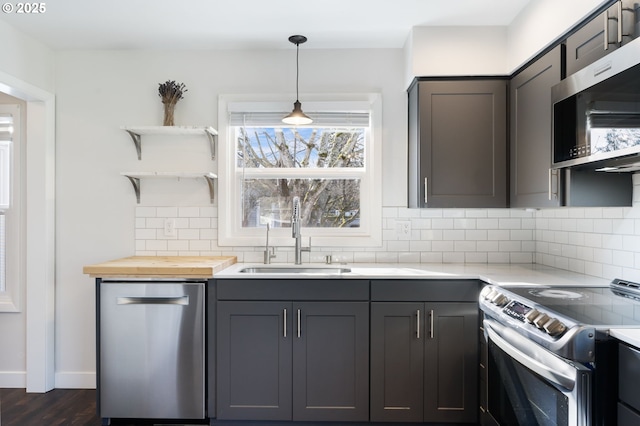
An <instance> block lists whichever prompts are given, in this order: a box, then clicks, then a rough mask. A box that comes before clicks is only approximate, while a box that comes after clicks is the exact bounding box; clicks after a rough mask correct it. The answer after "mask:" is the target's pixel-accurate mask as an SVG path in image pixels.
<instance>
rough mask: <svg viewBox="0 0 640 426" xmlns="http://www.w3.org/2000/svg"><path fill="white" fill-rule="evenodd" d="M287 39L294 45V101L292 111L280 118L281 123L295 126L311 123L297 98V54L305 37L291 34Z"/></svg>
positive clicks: (298, 71)
mask: <svg viewBox="0 0 640 426" xmlns="http://www.w3.org/2000/svg"><path fill="white" fill-rule="evenodd" d="M289 41H290V42H291V43H293V44H295V45H296V101H295V102H294V103H293V111H291V113H290V114H289V115H287V116H286V117H284V118H283V119H282V122H283V123H286V124H293V125H295V126H298V125H301V124H311V123H313V120H312V119H311V118H309V117H308V116H307V115H306V114H305V113H304V112H302V104H300V101H299V100H298V75H299V73H300V70H299V65H298V56H299V53H300V45H301V44H302V43H304V42H306V41H307V38H306V37H305V36H303V35H292V36H291V37H289Z"/></svg>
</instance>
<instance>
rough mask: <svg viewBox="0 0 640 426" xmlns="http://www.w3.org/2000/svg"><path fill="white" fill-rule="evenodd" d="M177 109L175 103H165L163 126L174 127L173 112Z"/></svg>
mask: <svg viewBox="0 0 640 426" xmlns="http://www.w3.org/2000/svg"><path fill="white" fill-rule="evenodd" d="M175 109H176V104H175V103H168V102H167V103H165V104H164V121H163V122H162V125H163V126H173V124H174V123H173V112H174V111H175Z"/></svg>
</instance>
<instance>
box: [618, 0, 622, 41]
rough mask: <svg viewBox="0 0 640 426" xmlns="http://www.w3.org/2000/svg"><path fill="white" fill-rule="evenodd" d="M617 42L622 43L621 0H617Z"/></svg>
mask: <svg viewBox="0 0 640 426" xmlns="http://www.w3.org/2000/svg"><path fill="white" fill-rule="evenodd" d="M618 44H622V0H618Z"/></svg>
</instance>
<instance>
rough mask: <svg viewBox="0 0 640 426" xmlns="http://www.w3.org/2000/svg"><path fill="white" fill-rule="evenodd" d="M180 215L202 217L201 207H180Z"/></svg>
mask: <svg viewBox="0 0 640 426" xmlns="http://www.w3.org/2000/svg"><path fill="white" fill-rule="evenodd" d="M177 216H178V217H200V207H180V208H178V214H177Z"/></svg>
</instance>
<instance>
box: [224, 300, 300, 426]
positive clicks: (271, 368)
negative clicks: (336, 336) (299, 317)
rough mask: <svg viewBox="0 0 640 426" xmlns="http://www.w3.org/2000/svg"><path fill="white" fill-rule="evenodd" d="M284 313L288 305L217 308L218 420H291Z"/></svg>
mask: <svg viewBox="0 0 640 426" xmlns="http://www.w3.org/2000/svg"><path fill="white" fill-rule="evenodd" d="M287 309H288V310H289V312H291V303H290V302H236V301H233V302H219V303H218V324H217V329H218V336H217V337H218V360H217V362H218V368H217V381H218V382H217V388H218V390H217V392H216V393H217V397H218V404H217V410H218V413H217V417H218V418H220V419H246V420H286V419H291V403H292V401H291V375H292V370H291V357H292V353H291V345H292V339H291V316H290V315H291V314H289V318H286V319H285V318H284V312H285V310H287ZM286 331H288V332H289V333H288V335H286Z"/></svg>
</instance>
